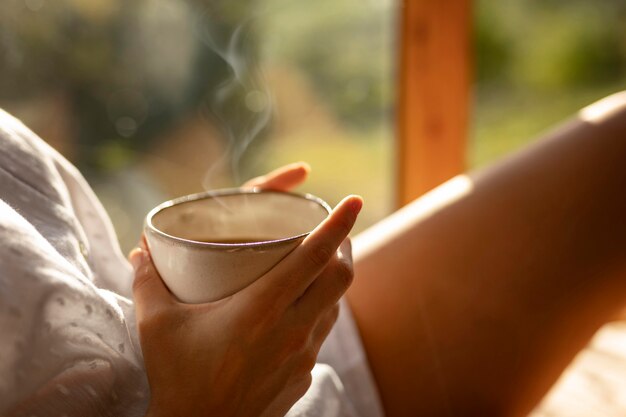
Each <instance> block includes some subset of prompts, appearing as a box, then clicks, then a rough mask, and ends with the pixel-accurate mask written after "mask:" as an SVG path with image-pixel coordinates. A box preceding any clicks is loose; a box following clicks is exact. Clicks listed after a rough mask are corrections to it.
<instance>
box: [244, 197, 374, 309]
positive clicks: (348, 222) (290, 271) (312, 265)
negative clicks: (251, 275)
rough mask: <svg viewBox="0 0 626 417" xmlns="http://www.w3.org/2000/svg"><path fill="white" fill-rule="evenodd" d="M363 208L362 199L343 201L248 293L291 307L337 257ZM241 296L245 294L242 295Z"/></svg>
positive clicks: (348, 198) (246, 292) (354, 198)
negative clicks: (331, 260) (342, 243)
mask: <svg viewBox="0 0 626 417" xmlns="http://www.w3.org/2000/svg"><path fill="white" fill-rule="evenodd" d="M362 206H363V200H362V199H361V197H358V196H349V197H346V198H344V199H343V200H342V201H341V202H340V203H339V204H338V205H337V206H336V207H335V209H334V210H333V212H332V213H331V214H330V215H329V216H328V217H327V218H326V220H324V221H323V222H322V223H320V224H319V225H318V226H317V227H316V228H315V230H314V231H313V232H311V234H310V235H309V236H307V238H306V239H304V241H303V242H302V243H301V244H300V246H298V247H297V248H296V249H295V250H294V251H293V252H291V253H290V254H289V255H287V257H286V258H285V259H283V260H282V261H281V262H279V263H278V264H277V265H276V266H275V267H274V268H272V269H271V270H270V271H269V272H268V273H267V274H265V275H264V276H262V277H261V278H259V279H258V280H257V281H255V282H254V283H253V284H252V285H250V286H249V287H248V288H246V289H245V290H244V291H245V294H247V296H249V297H252V299H254V300H259V299H266V300H271V302H272V304H273V305H274V307H275V308H283V307H287V306H288V305H290V304H292V303H293V302H294V301H295V300H297V299H298V298H299V297H300V296H301V295H302V294H303V293H304V291H305V290H306V289H307V288H308V286H309V285H311V283H312V282H313V280H314V279H315V278H316V277H317V275H319V273H320V272H322V271H323V270H324V268H325V267H326V265H327V264H328V262H329V261H330V259H331V258H332V257H333V256H334V255H335V251H336V250H337V248H338V247H339V245H340V244H341V242H342V241H343V240H344V239H345V238H346V236H348V233H349V232H350V230H351V229H352V226H354V222H355V221H356V217H357V215H358V213H359V211H360V210H361V207H362ZM242 296H245V295H244V294H243V293H242Z"/></svg>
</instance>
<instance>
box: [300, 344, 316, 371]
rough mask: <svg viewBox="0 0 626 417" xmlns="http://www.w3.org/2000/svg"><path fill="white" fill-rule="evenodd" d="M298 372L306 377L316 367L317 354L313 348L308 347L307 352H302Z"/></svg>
mask: <svg viewBox="0 0 626 417" xmlns="http://www.w3.org/2000/svg"><path fill="white" fill-rule="evenodd" d="M298 362H299V363H298V367H297V371H296V372H297V374H298V375H302V376H304V377H306V376H310V375H311V371H312V370H313V368H314V367H315V363H316V362H317V354H316V352H315V351H314V350H313V349H307V350H306V351H305V352H302V354H301V355H300V358H299V361H298Z"/></svg>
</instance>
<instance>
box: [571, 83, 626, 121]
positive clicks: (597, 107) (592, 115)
mask: <svg viewBox="0 0 626 417" xmlns="http://www.w3.org/2000/svg"><path fill="white" fill-rule="evenodd" d="M623 108H626V91H621V92H619V93H615V94H613V95H610V96H608V97H606V98H604V99H602V100H600V101H597V102H595V103H593V104H591V105H589V106H587V107H585V108H584V109H582V110H580V111H579V112H578V117H579V118H580V119H581V120H582V121H584V122H588V123H592V124H598V123H600V122H602V121H604V120H606V119H607V118H609V117H610V116H612V115H614V114H615V113H617V112H618V111H619V110H620V109H623Z"/></svg>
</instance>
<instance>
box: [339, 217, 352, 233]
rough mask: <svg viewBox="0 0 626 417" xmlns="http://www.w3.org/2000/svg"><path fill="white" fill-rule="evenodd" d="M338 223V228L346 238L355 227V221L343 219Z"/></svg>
mask: <svg viewBox="0 0 626 417" xmlns="http://www.w3.org/2000/svg"><path fill="white" fill-rule="evenodd" d="M337 223H338V224H337V226H338V228H339V231H340V232H341V234H342V235H344V236H348V234H349V233H350V231H351V230H352V226H353V225H354V219H353V218H350V219H348V218H342V219H341V220H339V221H338V222H337Z"/></svg>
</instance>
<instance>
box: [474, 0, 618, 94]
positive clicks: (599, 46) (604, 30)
mask: <svg viewBox="0 0 626 417" xmlns="http://www.w3.org/2000/svg"><path fill="white" fill-rule="evenodd" d="M475 7H476V13H475V15H476V20H475V25H476V30H475V39H474V41H475V50H476V54H477V55H476V63H477V68H476V72H477V79H478V81H479V87H483V86H486V87H489V86H490V85H492V84H493V83H497V84H498V85H499V86H502V84H504V85H507V86H509V87H511V88H523V89H530V90H559V89H560V90H566V89H568V88H578V87H590V86H594V85H606V84H609V83H614V82H615V81H617V80H620V79H623V78H624V72H625V70H626V2H623V1H621V0H620V1H615V0H606V1H600V2H592V1H561V0H549V1H539V0H532V1H529V0H506V1H501V2H494V1H486V0H479V1H477V2H476V4H475Z"/></svg>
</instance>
